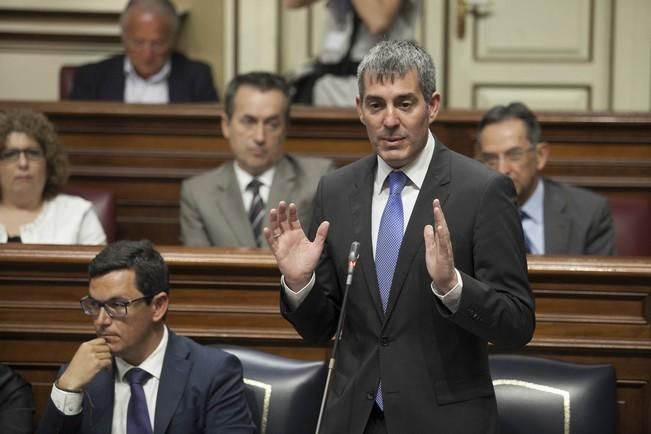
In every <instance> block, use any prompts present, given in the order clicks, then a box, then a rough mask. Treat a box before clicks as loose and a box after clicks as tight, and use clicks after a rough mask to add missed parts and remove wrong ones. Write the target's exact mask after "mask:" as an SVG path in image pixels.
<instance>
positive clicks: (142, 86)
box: [124, 56, 172, 104]
mask: <svg viewBox="0 0 651 434" xmlns="http://www.w3.org/2000/svg"><path fill="white" fill-rule="evenodd" d="M171 71H172V61H171V60H169V59H168V60H167V62H165V64H164V65H163V67H162V68H161V70H160V71H158V72H157V73H156V74H154V75H152V76H151V77H149V78H142V77H141V76H139V75H138V73H137V72H136V70H135V69H134V67H133V64H132V63H131V61H130V60H129V58H128V57H127V56H124V75H125V78H124V102H127V103H142V104H167V103H168V102H169V101H170V97H169V87H168V85H167V84H168V83H167V82H168V80H169V76H170V72H171Z"/></svg>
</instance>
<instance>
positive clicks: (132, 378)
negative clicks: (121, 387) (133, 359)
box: [125, 368, 151, 385]
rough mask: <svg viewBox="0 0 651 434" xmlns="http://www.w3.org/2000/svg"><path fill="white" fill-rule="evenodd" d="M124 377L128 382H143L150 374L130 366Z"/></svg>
mask: <svg viewBox="0 0 651 434" xmlns="http://www.w3.org/2000/svg"><path fill="white" fill-rule="evenodd" d="M125 378H126V379H127V381H128V382H129V384H141V385H142V384H145V383H146V382H147V380H149V379H150V378H151V374H150V373H149V372H147V371H144V370H142V369H140V368H132V369H130V370H129V372H127V373H126V375H125Z"/></svg>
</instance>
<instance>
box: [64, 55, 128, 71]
mask: <svg viewBox="0 0 651 434" xmlns="http://www.w3.org/2000/svg"><path fill="white" fill-rule="evenodd" d="M123 64H124V55H123V54H118V55H115V56H111V57H109V58H107V59H103V60H100V61H98V62H93V63H85V64H83V65H79V66H78V67H77V70H76V71H75V75H77V74H89V73H92V74H97V73H100V72H102V71H108V70H111V69H114V68H121V67H122V65H123Z"/></svg>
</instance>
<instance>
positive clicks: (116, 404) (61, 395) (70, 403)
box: [50, 326, 169, 434]
mask: <svg viewBox="0 0 651 434" xmlns="http://www.w3.org/2000/svg"><path fill="white" fill-rule="evenodd" d="M168 341H169V332H168V331H167V326H164V330H163V337H162V339H161V340H160V343H159V344H158V346H157V347H156V349H155V350H154V351H153V352H152V353H151V354H150V355H149V356H148V357H147V358H146V359H145V360H144V361H143V362H142V363H141V364H140V365H139V366H138V367H139V368H140V369H142V370H144V371H147V372H149V373H150V374H151V375H152V377H151V378H150V379H149V380H148V381H147V382H146V383H145V384H144V385H143V390H144V392H145V398H146V399H147V410H149V420H150V421H151V423H152V428H153V424H154V417H155V415H156V399H157V397H158V386H159V384H160V375H161V371H162V369H163V360H164V359H165V350H166V349H167V343H168ZM115 367H116V368H117V369H116V371H117V372H115V373H114V375H115V381H114V400H113V424H112V428H111V434H126V432H127V409H128V407H129V399H130V398H131V388H130V386H129V383H128V382H127V380H126V379H125V378H124V376H125V374H126V373H127V372H128V371H129V369H131V368H133V367H134V366H133V365H130V364H129V363H127V362H126V361H124V360H122V359H121V358H119V357H116V358H115ZM50 397H51V398H52V402H53V403H54V405H55V406H56V408H57V409H58V410H59V411H60V412H62V413H63V414H65V415H66V416H71V415H75V414H79V413H81V411H82V403H83V393H76V392H66V391H63V390H61V389H59V388H58V387H56V384H55V385H53V386H52V392H51V394H50Z"/></svg>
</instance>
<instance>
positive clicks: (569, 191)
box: [544, 178, 607, 207]
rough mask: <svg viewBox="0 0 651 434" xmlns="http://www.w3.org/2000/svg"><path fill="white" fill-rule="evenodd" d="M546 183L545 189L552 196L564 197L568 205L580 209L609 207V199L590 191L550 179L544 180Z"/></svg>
mask: <svg viewBox="0 0 651 434" xmlns="http://www.w3.org/2000/svg"><path fill="white" fill-rule="evenodd" d="M544 183H545V189H546V190H547V189H549V193H550V194H552V195H553V194H558V195H563V196H564V197H565V198H566V199H567V203H568V204H574V205H577V206H579V207H601V206H607V199H606V197H605V196H602V195H600V194H598V193H595V192H593V191H590V190H588V189H585V188H581V187H575V186H573V185H569V184H565V183H561V182H556V181H553V180H551V179H548V178H544Z"/></svg>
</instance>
